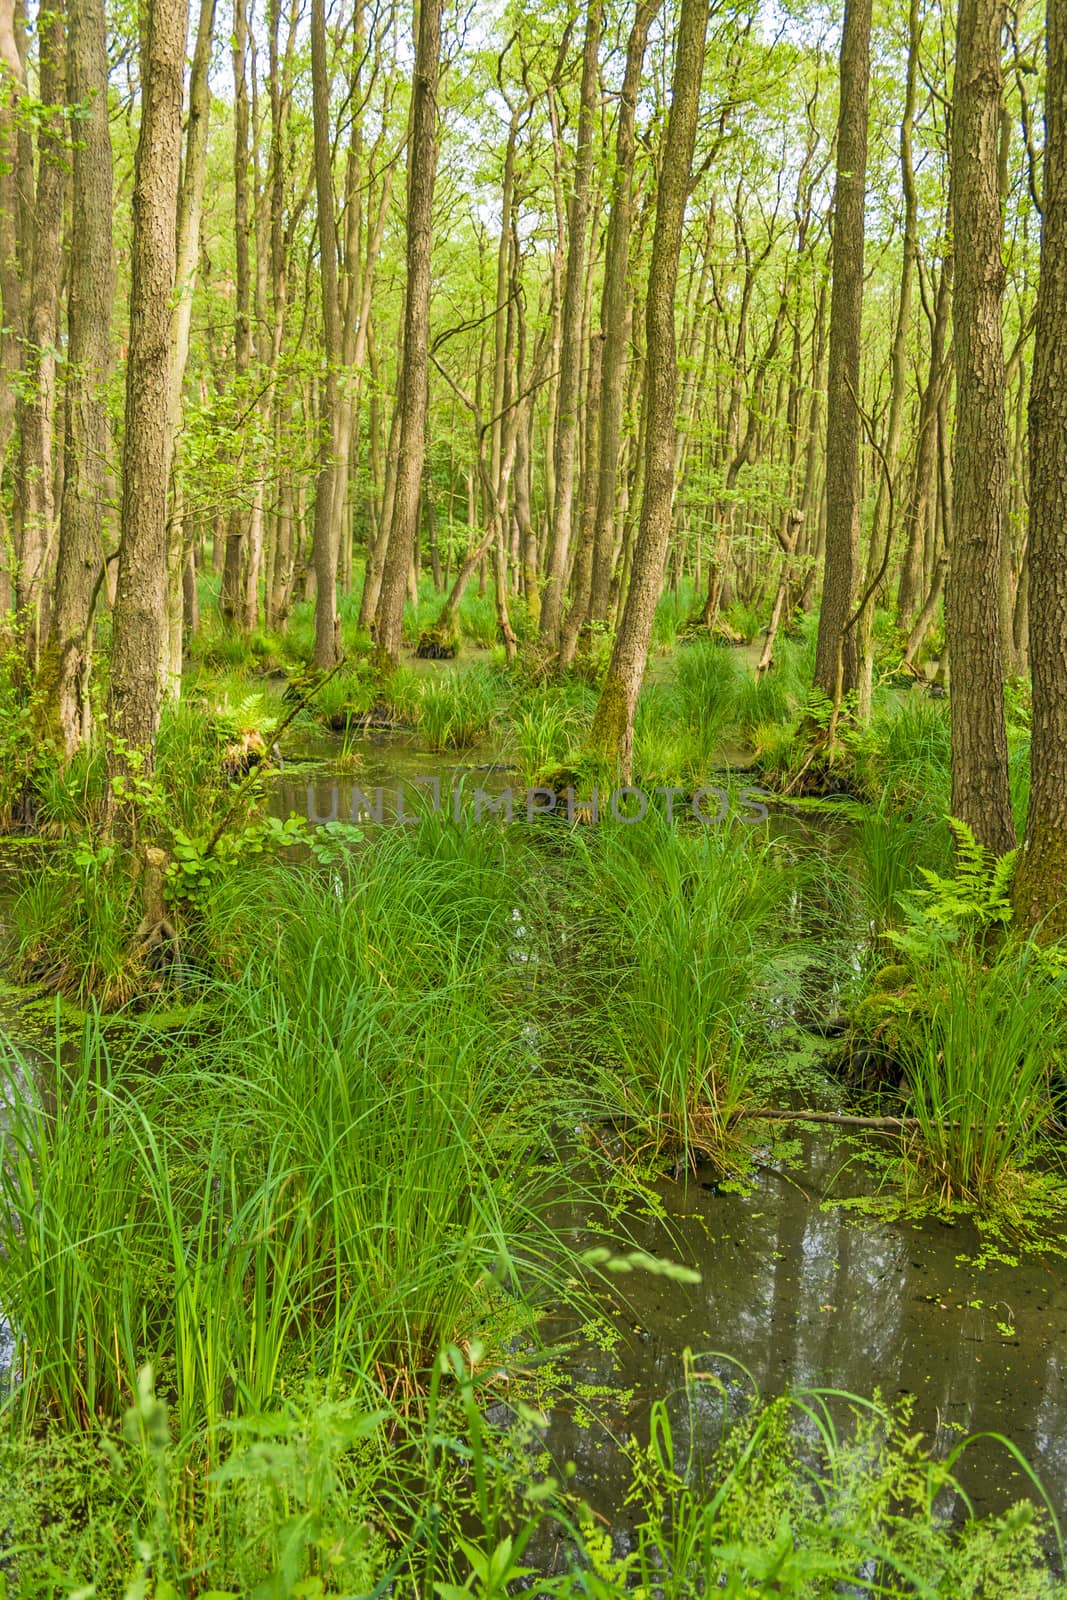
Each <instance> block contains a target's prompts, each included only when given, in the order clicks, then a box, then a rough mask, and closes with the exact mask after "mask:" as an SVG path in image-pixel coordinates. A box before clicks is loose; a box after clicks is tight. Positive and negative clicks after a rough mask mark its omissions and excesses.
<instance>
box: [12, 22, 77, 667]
mask: <svg viewBox="0 0 1067 1600" xmlns="http://www.w3.org/2000/svg"><path fill="white" fill-rule="evenodd" d="M38 37H39V41H40V57H39V79H40V83H39V89H40V101H41V105H40V109H39V114H38V115H39V122H38V132H37V156H38V165H37V182H36V185H35V190H34V201H33V230H32V233H31V234H30V235H29V237H28V240H27V243H28V244H29V245H30V269H29V274H28V280H27V279H26V278H25V277H24V282H26V283H28V294H27V296H26V343H25V346H24V349H23V356H22V374H21V382H20V386H19V403H18V408H17V409H18V417H19V436H20V442H21V447H22V448H21V459H20V464H19V500H20V504H19V511H20V516H19V524H18V526H19V534H20V537H19V549H18V567H17V571H16V579H15V610H16V615H17V621H18V624H19V626H20V627H21V628H22V630H23V641H22V642H23V648H24V650H25V654H26V658H27V661H28V663H29V667H30V671H31V672H33V671H35V670H36V668H37V663H38V658H39V655H40V647H41V639H42V637H43V635H44V633H45V632H46V629H45V627H44V622H45V617H44V607H45V604H46V587H47V581H48V564H49V557H50V552H51V546H52V536H53V526H54V511H55V502H54V498H53V465H54V464H53V459H52V429H53V421H54V409H55V398H56V347H57V344H58V338H57V335H58V325H57V312H58V306H59V285H60V273H61V270H62V246H63V183H64V171H65V167H66V159H67V158H66V151H65V149H64V142H65V141H64V127H63V108H64V102H65V100H66V75H65V69H64V36H63V10H62V7H61V5H60V4H58V3H53V4H50V5H49V6H48V7H47V8H42V9H41V12H40V15H39V17H38Z"/></svg>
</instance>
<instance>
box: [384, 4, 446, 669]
mask: <svg viewBox="0 0 1067 1600" xmlns="http://www.w3.org/2000/svg"><path fill="white" fill-rule="evenodd" d="M440 72H441V0H419V4H418V7H417V16H416V46H415V76H414V86H413V88H412V101H411V136H410V143H409V146H408V150H409V155H408V182H407V282H406V285H405V293H404V357H403V362H402V365H401V369H400V387H399V394H398V396H397V411H398V414H399V418H400V421H399V429H398V455H397V470H396V487H395V490H394V493H393V514H392V519H391V521H390V525H389V543H388V545H387V547H386V551H385V562H384V565H383V568H382V587H381V594H380V596H379V599H378V612H377V650H376V657H377V663H378V666H379V668H380V669H387V668H389V667H395V666H396V664H397V662H398V661H399V659H400V642H401V639H402V636H403V623H404V591H405V589H406V587H407V583H408V575H409V573H410V570H411V560H412V555H413V553H414V550H415V539H416V535H417V533H418V527H419V502H420V499H421V495H422V469H423V461H424V459H425V454H426V412H427V404H428V396H429V388H428V378H429V367H430V253H431V246H432V241H433V192H434V183H435V180H436V177H437V91H438V83H439V79H440Z"/></svg>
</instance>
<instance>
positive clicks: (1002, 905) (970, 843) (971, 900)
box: [887, 817, 1016, 963]
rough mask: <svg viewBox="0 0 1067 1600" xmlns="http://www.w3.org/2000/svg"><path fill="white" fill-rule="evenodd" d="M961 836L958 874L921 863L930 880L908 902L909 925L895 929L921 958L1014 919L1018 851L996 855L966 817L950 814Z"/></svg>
mask: <svg viewBox="0 0 1067 1600" xmlns="http://www.w3.org/2000/svg"><path fill="white" fill-rule="evenodd" d="M948 824H949V827H950V828H951V829H952V832H953V835H954V836H955V840H956V861H955V873H954V875H953V876H952V877H951V878H947V877H942V876H941V874H940V873H937V872H934V871H932V870H931V869H930V868H929V867H923V866H920V867H919V871H920V872H921V874H922V876H923V878H924V879H925V881H926V888H925V889H918V890H917V891H916V892H915V895H914V897H913V898H911V899H910V900H908V901H907V902H906V904H907V910H908V912H909V925H908V926H907V927H906V928H904V929H897V930H895V931H892V932H890V933H889V934H888V935H887V937H889V938H890V939H891V940H892V941H893V943H894V944H896V945H898V946H899V947H900V949H902V950H903V951H905V953H906V954H907V955H908V956H909V957H910V958H911V960H912V961H914V962H916V963H921V962H922V961H924V960H926V959H928V958H930V957H931V956H933V955H935V954H937V953H938V951H939V950H940V949H942V948H943V947H944V946H946V945H952V944H954V943H956V942H957V941H959V940H960V939H961V938H966V939H971V940H973V939H975V938H979V937H981V936H982V935H984V934H986V933H988V932H989V931H990V930H991V929H993V928H998V927H1006V926H1007V924H1008V923H1010V921H1011V917H1012V905H1011V880H1012V876H1013V874H1014V871H1015V857H1016V852H1015V851H1014V850H1011V851H1009V852H1008V853H1007V854H1006V855H1003V856H1000V857H996V856H994V855H993V853H992V852H991V851H989V850H986V849H985V848H984V846H982V845H980V844H979V843H978V841H977V839H976V838H975V836H974V834H973V832H972V831H971V829H970V828H969V827H968V826H967V824H966V823H965V822H960V821H959V820H958V819H957V818H955V817H949V818H948Z"/></svg>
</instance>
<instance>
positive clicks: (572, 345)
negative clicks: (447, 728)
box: [541, 0, 603, 645]
mask: <svg viewBox="0 0 1067 1600" xmlns="http://www.w3.org/2000/svg"><path fill="white" fill-rule="evenodd" d="M602 17H603V7H602V3H601V0H588V9H587V11H586V20H585V45H584V48H583V50H582V84H581V91H580V98H579V107H578V136H577V143H576V145H575V151H574V186H573V189H572V190H571V197H570V203H569V205H568V207H567V278H566V283H565V284H564V289H563V313H562V322H561V327H560V335H561V347H560V360H559V390H558V399H557V410H556V431H555V441H554V447H555V463H554V464H555V494H554V497H553V505H552V542H551V544H550V546H549V551H548V560H547V562H546V566H545V581H544V588H543V591H542V594H541V637H542V639H544V640H545V641H546V642H547V643H548V644H549V645H556V644H557V643H558V641H559V631H560V625H561V622H562V619H563V590H564V584H565V582H566V577H567V563H568V559H569V557H570V549H571V526H572V522H573V518H574V500H575V492H574V485H575V474H576V457H577V445H578V405H579V396H580V393H581V377H582V317H583V310H584V305H585V293H586V266H585V262H586V246H587V237H586V236H587V232H588V226H589V175H590V172H591V170H592V165H593V128H594V115H595V111H596V100H597V46H598V44H599V42H600V28H601V22H602Z"/></svg>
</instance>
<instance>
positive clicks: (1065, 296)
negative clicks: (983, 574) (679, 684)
mask: <svg viewBox="0 0 1067 1600" xmlns="http://www.w3.org/2000/svg"><path fill="white" fill-rule="evenodd" d="M1046 48H1047V51H1048V77H1047V83H1046V88H1045V129H1046V132H1045V192H1044V219H1043V223H1042V231H1041V280H1040V284H1039V287H1038V294H1037V332H1036V335H1035V339H1034V367H1033V378H1032V382H1031V388H1030V546H1029V554H1028V568H1029V605H1030V670H1031V674H1032V681H1033V725H1032V733H1031V742H1030V805H1029V810H1028V812H1027V817H1026V836H1025V839H1024V841H1023V848H1022V853H1021V855H1020V857H1019V865H1018V868H1017V871H1016V875H1015V894H1014V898H1015V912H1016V916H1017V918H1018V920H1019V921H1020V922H1021V923H1022V924H1023V926H1024V927H1026V928H1034V927H1038V926H1040V930H1041V937H1042V938H1049V939H1056V938H1064V937H1065V936H1067V340H1065V339H1064V336H1063V335H1064V328H1065V327H1067V16H1065V15H1064V11H1063V7H1062V6H1057V5H1050V6H1049V10H1048V35H1047V47H1046Z"/></svg>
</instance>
